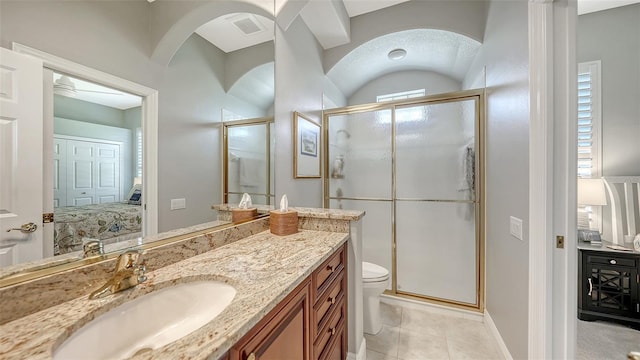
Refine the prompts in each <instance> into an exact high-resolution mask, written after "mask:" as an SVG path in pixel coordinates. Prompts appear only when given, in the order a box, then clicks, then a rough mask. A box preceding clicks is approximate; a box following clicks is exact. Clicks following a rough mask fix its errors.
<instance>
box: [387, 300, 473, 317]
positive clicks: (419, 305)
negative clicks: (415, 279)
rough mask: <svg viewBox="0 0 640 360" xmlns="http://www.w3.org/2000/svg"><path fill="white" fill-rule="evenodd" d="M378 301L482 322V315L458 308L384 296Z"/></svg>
mask: <svg viewBox="0 0 640 360" xmlns="http://www.w3.org/2000/svg"><path fill="white" fill-rule="evenodd" d="M380 301H381V302H383V303H385V304H389V305H397V306H402V307H404V308H407V309H414V310H422V311H428V312H431V313H435V314H443V315H448V316H455V317H459V318H463V319H468V320H474V321H478V322H482V321H483V318H484V314H482V313H480V312H477V311H470V310H464V309H458V308H453V307H448V306H444V305H438V304H432V303H428V302H424V301H419V300H412V299H407V298H401V297H397V296H392V295H386V294H382V295H380Z"/></svg>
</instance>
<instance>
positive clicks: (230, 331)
mask: <svg viewBox="0 0 640 360" xmlns="http://www.w3.org/2000/svg"><path fill="white" fill-rule="evenodd" d="M306 210H307V211H306V212H305V210H302V211H301V210H300V209H298V212H299V213H301V214H302V216H306V220H304V221H301V222H300V229H299V232H298V233H296V234H292V235H287V236H276V235H273V234H271V233H270V232H269V230H268V218H265V219H258V220H254V221H250V222H247V223H243V224H238V225H234V226H231V227H228V228H225V229H222V230H215V231H213V232H212V233H200V234H197V235H196V236H194V237H193V238H190V237H186V238H184V239H181V240H180V241H177V242H175V243H170V244H167V245H164V246H160V247H158V248H153V249H149V250H146V251H145V253H144V256H145V257H146V259H147V267H148V270H149V271H148V272H147V274H146V275H147V277H148V280H147V281H145V282H143V283H141V284H139V285H138V286H136V287H134V288H132V289H129V290H126V291H123V292H120V293H116V294H113V295H109V296H106V297H104V298H101V299H94V300H89V299H88V294H89V293H90V292H91V290H92V289H93V288H94V287H95V285H96V284H99V283H100V282H103V281H104V280H106V277H105V278H101V279H96V280H92V281H88V282H89V283H90V286H86V285H85V289H84V293H83V294H82V295H81V296H79V297H75V298H73V299H70V300H66V301H64V302H62V303H60V304H58V305H55V306H51V307H49V308H47V309H44V310H40V311H37V312H32V313H26V314H21V315H23V316H20V317H18V318H16V319H14V320H11V321H8V322H5V323H4V324H3V325H0V358H3V359H25V358H29V359H49V358H52V357H53V356H54V355H55V353H56V350H57V349H59V348H60V345H61V344H63V343H64V342H65V341H66V340H67V339H68V338H70V337H71V336H72V335H73V334H74V333H76V332H78V330H80V329H81V328H82V327H83V326H85V325H86V324H89V323H90V322H91V321H93V320H94V319H96V318H98V317H99V316H100V315H102V314H104V313H107V312H108V311H109V310H111V309H113V308H115V307H118V306H119V305H122V304H125V303H128V302H130V301H131V300H134V299H136V298H138V297H141V296H143V295H145V294H149V293H152V292H154V291H157V290H160V289H163V288H167V287H173V286H176V285H179V284H183V283H187V282H194V281H217V282H222V283H226V284H228V285H230V286H232V287H233V288H234V289H235V291H236V294H235V297H234V298H233V300H232V301H231V302H230V303H229V305H228V306H227V307H226V308H225V309H224V310H223V311H222V312H221V313H220V314H219V315H217V316H216V317H215V318H214V319H213V320H211V321H210V322H208V323H207V324H205V325H204V326H202V327H201V328H199V329H197V330H195V331H193V332H191V333H189V334H186V335H184V336H183V337H181V338H179V339H178V340H176V341H173V342H171V343H169V344H167V345H164V346H160V347H158V348H144V349H139V350H137V351H135V352H134V354H135V355H134V356H133V358H135V359H175V358H193V359H205V358H207V359H230V360H235V359H242V360H244V359H260V358H265V357H267V356H269V355H273V354H278V355H279V356H280V357H281V358H282V356H285V357H287V356H289V355H291V356H290V357H291V358H296V359H323V360H324V359H344V358H345V356H346V353H347V351H349V352H356V353H357V352H361V351H362V350H361V349H360V345H361V344H362V332H361V331H362V330H361V329H362V325H361V318H360V320H357V316H356V313H357V312H358V311H354V312H353V314H350V313H349V311H350V310H349V309H350V308H351V307H353V306H354V305H353V303H352V301H353V300H354V299H353V296H354V294H355V293H357V292H358V290H357V289H356V290H350V289H351V287H350V286H352V285H353V283H354V282H352V279H353V278H354V277H358V274H357V273H358V271H357V270H356V271H354V272H353V273H352V272H350V269H352V266H351V263H357V262H355V261H352V259H351V258H350V257H352V256H354V254H353V253H354V251H353V247H352V245H353V244H352V243H351V242H352V241H353V239H352V234H351V233H352V230H351V229H352V226H353V224H354V223H355V224H359V226H361V225H360V222H359V220H360V218H361V217H362V216H363V215H364V213H363V212H352V213H348V212H340V211H332V210H323V209H318V210H314V211H310V209H306ZM312 214H315V216H313V215H312ZM356 229H357V227H356ZM239 234H243V235H241V236H239ZM353 235H354V236H357V234H355V233H354V234H353ZM356 253H357V251H356ZM175 258H178V260H179V261H176V260H175ZM165 261H166V264H164V263H163V262H165ZM111 265H112V264H111ZM92 266H97V265H92ZM103 267H104V266H103ZM109 267H110V266H109ZM110 268H111V267H110ZM111 269H112V268H111ZM89 273H91V271H89V270H88V269H76V270H73V271H70V272H67V273H63V274H57V275H53V276H54V277H57V278H55V279H50V286H52V287H54V286H57V285H58V284H60V283H64V278H69V277H80V278H83V277H84V280H87V279H86V276H87V274H89ZM45 280H46V279H44V280H43V279H36V280H34V281H35V283H33V284H31V287H34V286H42V284H43V281H45ZM10 291H12V292H20V293H22V294H24V295H25V297H26V298H25V299H24V300H25V302H27V303H28V302H31V301H43V297H42V295H40V296H38V295H37V293H38V291H33V289H31V288H29V284H16V285H13V286H12V287H11V288H1V289H0V296H2V297H3V299H4V295H7V294H8V293H9V292H10ZM30 291H31V292H30ZM78 291H79V290H78ZM42 292H43V291H42V287H40V291H39V293H42ZM45 292H46V291H45ZM52 294H56V292H55V291H52V292H51V294H50V296H51V295H52ZM360 295H361V293H360ZM3 307H4V304H3ZM12 307H13V310H14V311H21V309H22V310H24V311H28V310H25V309H28V307H24V308H21V307H20V304H17V303H15V304H14V303H13V302H12ZM3 311H5V310H4V309H3ZM358 322H360V324H358ZM122 331H126V329H125V328H123V330H122ZM353 334H355V335H353ZM350 343H353V344H355V345H351V346H352V347H354V348H355V349H356V350H355V351H353V350H351V349H350V348H349V344H350ZM109 345H110V342H109V341H105V342H104V346H105V347H108V346H109ZM100 350H101V349H99V347H98V348H96V358H97V357H98V356H97V354H98V353H100ZM282 351H285V352H282ZM281 354H284V355H281Z"/></svg>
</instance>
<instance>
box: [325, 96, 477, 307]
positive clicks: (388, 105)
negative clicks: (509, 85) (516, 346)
mask: <svg viewBox="0 0 640 360" xmlns="http://www.w3.org/2000/svg"><path fill="white" fill-rule="evenodd" d="M485 98H486V97H485V89H474V90H463V91H456V92H450V93H443V94H437V95H427V96H423V97H417V98H411V99H406V100H397V101H389V102H384V103H370V104H363V105H354V106H347V107H342V108H336V109H330V110H325V111H324V112H323V115H322V138H323V139H322V144H323V150H322V153H323V165H324V171H323V174H324V175H323V200H324V201H323V206H324V207H325V208H329V205H330V201H331V200H337V199H341V200H364V201H384V202H391V204H392V205H391V234H392V239H391V252H392V268H393V269H392V272H391V273H392V276H391V284H392V286H391V290H386V291H385V294H387V295H391V296H397V297H402V298H408V299H412V300H419V301H424V302H429V303H435V304H439V305H446V306H450V307H455V308H460V309H464V310H471V311H475V312H484V308H485V235H486V234H485V231H486V228H485V212H486V202H485V169H484V164H485V161H486V152H485V140H486V134H485V118H486V114H485V111H486V110H485V109H486V105H485ZM464 100H474V101H475V104H476V111H475V113H476V119H475V121H476V124H475V125H476V126H475V139H476V140H475V141H476V147H477V154H478V156H476V160H475V161H476V164H475V165H476V169H478V172H477V178H476V181H477V191H476V198H475V200H472V201H469V200H459V201H449V202H458V203H471V202H473V203H475V210H476V211H475V217H476V218H475V224H476V232H475V234H476V239H475V241H476V302H475V303H473V304H471V303H466V302H460V301H455V300H449V299H442V298H437V297H432V296H427V295H422V294H414V293H409V292H404V291H399V290H398V288H397V263H396V261H397V253H396V246H397V243H396V202H397V201H398V200H402V201H405V200H412V199H400V198H397V196H396V119H395V110H396V108H398V107H406V106H412V105H414V106H416V105H434V104H442V103H448V102H455V101H464ZM379 110H391V149H392V150H391V152H392V155H391V167H392V180H391V186H392V194H391V199H390V200H389V199H382V198H364V197H363V198H360V197H353V198H350V197H340V198H338V197H331V196H329V195H330V194H329V190H330V189H329V181H330V178H329V176H328V174H330V173H331V172H330V164H329V117H330V116H336V115H350V114H356V113H363V112H372V111H379ZM412 201H433V200H424V199H420V200H412Z"/></svg>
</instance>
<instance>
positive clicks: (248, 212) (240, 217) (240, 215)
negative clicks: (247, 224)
mask: <svg viewBox="0 0 640 360" xmlns="http://www.w3.org/2000/svg"><path fill="white" fill-rule="evenodd" d="M256 216H258V209H256V208H250V209H231V221H232V222H234V223H235V222H239V221H244V220H250V219H253V218H255V217H256Z"/></svg>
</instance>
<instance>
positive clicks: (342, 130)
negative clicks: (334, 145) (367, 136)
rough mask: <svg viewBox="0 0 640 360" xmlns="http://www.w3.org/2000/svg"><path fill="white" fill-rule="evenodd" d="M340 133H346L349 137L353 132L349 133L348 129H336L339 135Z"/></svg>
mask: <svg viewBox="0 0 640 360" xmlns="http://www.w3.org/2000/svg"><path fill="white" fill-rule="evenodd" d="M340 133H344V134H345V135H346V136H347V139H348V138H350V137H351V134H349V132H348V131H347V130H344V129H340V130H338V131H336V135H338V134H340Z"/></svg>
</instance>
